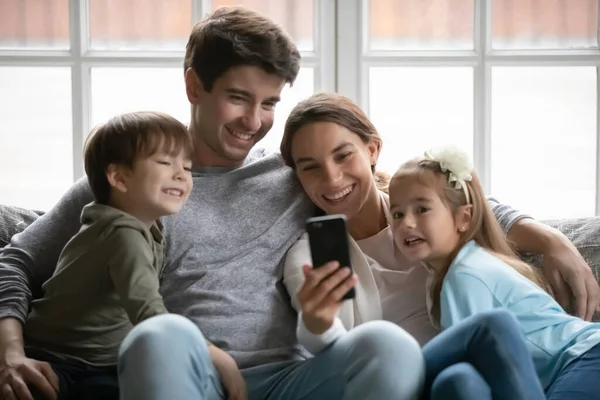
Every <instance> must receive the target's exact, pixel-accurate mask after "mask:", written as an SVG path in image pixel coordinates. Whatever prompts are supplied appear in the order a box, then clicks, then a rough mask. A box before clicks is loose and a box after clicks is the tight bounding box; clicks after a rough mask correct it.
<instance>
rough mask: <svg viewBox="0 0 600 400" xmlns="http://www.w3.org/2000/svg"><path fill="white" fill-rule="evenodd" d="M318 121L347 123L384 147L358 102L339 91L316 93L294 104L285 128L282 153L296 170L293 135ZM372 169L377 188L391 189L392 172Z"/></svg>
mask: <svg viewBox="0 0 600 400" xmlns="http://www.w3.org/2000/svg"><path fill="white" fill-rule="evenodd" d="M315 122H331V123H334V124H337V125H340V126H343V127H344V128H346V129H348V130H349V131H351V132H354V133H355V134H357V135H358V136H359V137H360V138H361V140H362V141H363V142H364V143H365V144H368V143H370V142H371V141H375V142H376V143H377V145H378V147H379V150H381V137H380V136H379V133H377V129H375V126H374V125H373V123H372V122H371V121H370V120H369V117H367V115H366V114H365V112H364V111H363V110H362V109H361V108H360V107H359V106H358V105H356V104H355V103H354V102H353V101H352V100H350V99H349V98H347V97H345V96H342V95H340V94H337V93H325V92H322V93H316V94H313V95H312V96H311V97H309V98H308V99H306V100H303V101H301V102H300V103H298V104H297V105H296V107H294V109H293V110H292V112H291V113H290V115H289V117H288V119H287V121H286V123H285V128H284V129H283V138H282V139H281V146H280V151H281V156H282V157H283V160H284V161H285V163H286V165H288V166H289V167H291V168H292V169H296V165H295V164H294V160H293V158H292V138H293V136H294V134H295V133H296V132H298V131H299V130H300V129H302V128H303V127H304V126H306V125H309V124H312V123H315ZM371 171H372V172H373V174H374V178H375V183H376V185H377V188H378V189H379V190H382V191H384V192H387V187H388V183H389V179H390V178H389V175H388V174H386V173H382V172H375V165H374V164H373V165H372V166H371Z"/></svg>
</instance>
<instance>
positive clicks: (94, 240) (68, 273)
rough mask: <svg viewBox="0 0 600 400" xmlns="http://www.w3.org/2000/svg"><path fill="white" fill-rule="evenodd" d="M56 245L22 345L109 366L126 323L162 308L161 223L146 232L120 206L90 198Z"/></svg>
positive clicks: (130, 325)
mask: <svg viewBox="0 0 600 400" xmlns="http://www.w3.org/2000/svg"><path fill="white" fill-rule="evenodd" d="M81 223H82V227H81V229H80V230H79V232H78V233H77V234H76V235H75V236H74V237H73V238H72V239H71V240H70V241H69V242H68V243H67V245H66V246H65V248H64V249H63V251H62V253H61V255H60V259H59V261H58V266H57V268H56V271H55V272H54V275H53V276H52V277H51V278H50V279H49V280H48V281H46V283H45V284H44V285H43V286H42V288H43V291H44V296H43V297H42V298H40V299H37V300H34V301H33V302H32V308H31V312H30V314H29V317H28V319H27V322H26V324H25V327H24V336H25V344H26V346H33V347H35V348H38V349H42V350H45V351H48V352H50V353H52V354H55V355H58V356H61V357H64V358H72V359H76V360H79V361H83V362H85V363H88V364H91V365H95V366H104V365H115V364H116V363H117V354H118V350H119V345H120V344H121V341H122V340H123V339H124V338H125V336H126V335H127V333H128V332H129V331H130V330H131V328H132V327H133V325H135V324H137V323H138V322H140V321H143V320H144V319H146V318H149V317H152V316H154V315H158V314H162V313H166V312H167V310H166V308H165V306H164V304H163V300H162V297H161V296H160V294H159V291H158V285H159V275H160V273H161V271H162V267H163V260H164V244H163V237H162V232H161V230H162V226H161V225H160V222H157V223H155V224H154V225H153V226H152V227H151V228H150V229H148V227H147V226H146V225H144V223H142V222H141V221H140V220H138V219H137V218H135V217H133V216H132V215H130V214H127V213H125V212H123V211H121V210H118V209H115V208H112V207H109V206H106V205H101V204H97V203H91V204H89V205H87V206H86V207H85V208H84V209H83V212H82V214H81Z"/></svg>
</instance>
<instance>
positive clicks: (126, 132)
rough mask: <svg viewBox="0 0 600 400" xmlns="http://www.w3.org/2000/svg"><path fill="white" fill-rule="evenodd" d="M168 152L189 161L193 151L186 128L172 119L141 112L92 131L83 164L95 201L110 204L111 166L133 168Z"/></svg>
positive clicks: (158, 114) (85, 149) (86, 143)
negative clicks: (160, 152) (164, 151)
mask: <svg viewBox="0 0 600 400" xmlns="http://www.w3.org/2000/svg"><path fill="white" fill-rule="evenodd" d="M164 148H167V149H169V152H170V153H172V154H180V153H181V152H182V151H183V152H184V153H185V155H186V157H189V158H190V159H191V158H192V156H193V152H194V147H193V142H192V137H191V135H190V133H189V132H188V129H187V128H186V126H185V125H184V124H182V123H181V122H179V121H178V120H177V119H175V118H173V117H171V116H170V115H167V114H163V113H160V112H154V111H140V112H133V113H127V114H122V115H119V116H116V117H114V118H111V119H110V120H108V121H107V122H106V123H103V124H101V125H99V126H97V127H96V128H94V129H93V130H92V133H90V135H89V136H88V138H87V140H86V142H85V148H84V155H83V158H84V164H85V173H86V175H87V177H88V182H89V184H90V187H91V188H92V193H93V194H94V197H95V198H96V201H97V202H98V203H101V204H108V201H109V199H110V194H111V186H110V183H109V182H108V179H107V178H106V170H107V169H108V166H109V165H111V164H117V165H124V166H127V167H129V168H133V164H134V163H135V161H136V160H137V159H138V158H140V157H150V156H151V155H153V154H155V153H156V152H158V151H159V150H161V149H164Z"/></svg>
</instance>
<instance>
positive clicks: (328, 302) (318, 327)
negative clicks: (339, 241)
mask: <svg viewBox="0 0 600 400" xmlns="http://www.w3.org/2000/svg"><path fill="white" fill-rule="evenodd" d="M302 268H303V271H304V276H305V278H306V280H305V281H304V283H303V284H302V286H300V289H299V290H298V294H297V298H298V303H299V304H300V308H301V309H302V320H303V321H304V325H305V326H306V328H307V329H308V330H309V331H310V332H312V333H313V334H315V335H319V334H321V333H323V332H325V331H326V330H327V329H329V328H330V327H331V326H332V325H333V321H334V320H335V317H336V314H337V312H338V310H339V308H340V306H341V305H342V300H343V297H344V295H346V293H348V291H349V290H350V289H352V288H353V287H354V286H355V285H356V283H357V282H358V279H357V277H356V275H355V274H353V273H352V270H351V269H350V268H340V265H339V263H338V262H337V261H332V262H329V263H327V264H325V265H323V266H322V267H319V268H313V267H312V266H310V265H304V266H303V267H302Z"/></svg>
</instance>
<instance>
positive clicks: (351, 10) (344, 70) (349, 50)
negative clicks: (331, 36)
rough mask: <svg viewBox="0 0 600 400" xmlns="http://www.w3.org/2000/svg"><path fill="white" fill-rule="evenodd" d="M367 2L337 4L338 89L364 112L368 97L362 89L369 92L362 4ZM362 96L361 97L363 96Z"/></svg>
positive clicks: (352, 0)
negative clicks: (364, 52)
mask: <svg viewBox="0 0 600 400" xmlns="http://www.w3.org/2000/svg"><path fill="white" fill-rule="evenodd" d="M364 2H366V0H362V1H361V0H336V11H337V16H336V17H337V19H336V20H337V23H336V36H335V37H336V46H337V53H336V57H337V59H336V63H335V64H336V85H335V86H336V88H337V91H338V92H339V93H340V94H342V95H344V96H347V97H349V98H350V99H352V100H353V101H355V102H356V103H357V104H359V105H361V106H362V107H363V108H364V109H365V110H367V107H366V106H368V104H367V103H368V98H367V97H368V96H366V92H363V90H364V89H363V90H361V85H364V88H366V89H367V90H368V83H363V82H362V81H363V77H362V76H361V70H362V68H363V65H362V57H361V54H362V43H363V36H364V35H365V34H366V33H365V32H364V29H363V24H362V22H363V20H364V18H363V16H362V12H363V8H365V7H363V3H364ZM361 92H362V93H361Z"/></svg>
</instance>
